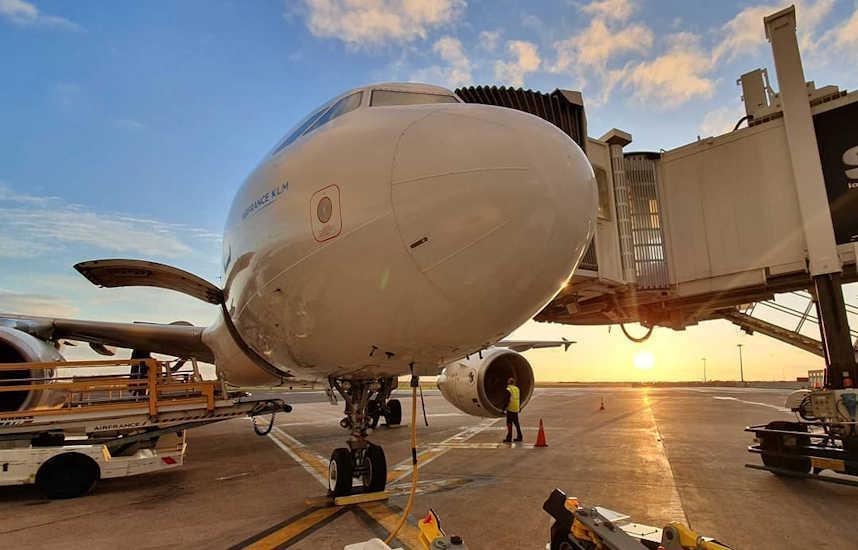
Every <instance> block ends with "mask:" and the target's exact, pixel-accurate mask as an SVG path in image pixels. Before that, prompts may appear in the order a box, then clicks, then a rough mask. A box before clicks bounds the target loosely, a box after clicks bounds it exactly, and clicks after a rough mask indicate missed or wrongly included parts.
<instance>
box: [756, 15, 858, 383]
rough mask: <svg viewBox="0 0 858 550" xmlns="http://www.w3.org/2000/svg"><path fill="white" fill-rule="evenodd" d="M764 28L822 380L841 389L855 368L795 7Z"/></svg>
mask: <svg viewBox="0 0 858 550" xmlns="http://www.w3.org/2000/svg"><path fill="white" fill-rule="evenodd" d="M765 26H766V37H767V38H768V39H769V41H770V42H771V45H772V53H773V54H774V60H775V68H776V69H777V73H778V84H779V86H780V95H781V102H782V105H783V115H784V128H785V130H786V137H787V145H788V147H789V153H790V162H791V164H792V170H793V178H794V180H795V187H796V193H797V195H798V203H799V210H800V212H801V218H802V227H803V230H804V237H805V242H806V244H807V252H808V257H809V260H810V274H811V276H812V277H813V283H814V290H815V291H816V299H817V307H818V309H819V325H820V332H821V333H822V341H823V349H824V351H825V366H826V374H827V376H826V382H827V385H828V386H829V387H832V388H835V389H839V388H843V387H844V381H846V380H847V379H848V380H849V382H847V384H848V385H851V383H852V381H854V380H855V378H856V370H858V369H856V365H855V352H854V350H853V348H852V341H851V338H850V335H849V322H848V318H847V316H846V305H845V302H844V300H843V291H842V288H841V280H840V273H841V265H840V259H839V257H838V255H837V244H836V242H835V239H834V228H833V226H832V222H831V212H830V210H829V205H828V196H827V194H826V190H825V180H824V177H823V173H822V163H821V161H820V158H819V148H818V145H817V142H816V134H815V132H814V127H813V119H812V117H811V111H810V101H809V99H808V93H807V84H806V82H805V79H804V69H803V68H802V65H801V55H800V53H799V48H798V38H797V37H796V16H795V8H794V7H792V6H791V7H789V8H786V9H784V10H781V11H779V12H777V13H775V14H772V15H770V16H768V17H766V18H765Z"/></svg>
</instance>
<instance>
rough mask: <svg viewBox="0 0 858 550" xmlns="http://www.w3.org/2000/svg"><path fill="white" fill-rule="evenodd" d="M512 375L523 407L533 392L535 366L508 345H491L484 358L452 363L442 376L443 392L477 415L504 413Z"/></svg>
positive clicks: (454, 404) (441, 386)
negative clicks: (507, 383)
mask: <svg viewBox="0 0 858 550" xmlns="http://www.w3.org/2000/svg"><path fill="white" fill-rule="evenodd" d="M510 377H512V378H515V380H516V385H518V387H519V390H520V391H521V407H522V408H524V406H525V405H526V404H527V402H528V401H530V397H531V395H533V387H534V378H533V368H532V367H531V366H530V363H529V362H528V361H527V359H525V358H524V356H523V355H521V354H520V353H518V352H515V351H512V350H510V349H506V348H489V349H487V350H485V351H483V353H482V358H480V357H479V356H478V355H472V356H471V358H470V359H462V360H461V361H456V362H455V363H450V364H449V365H447V366H446V367H444V370H442V371H441V375H440V376H439V377H438V389H440V390H441V395H443V396H444V398H445V399H446V400H447V401H449V402H450V403H451V404H453V406H455V407H456V408H457V409H459V410H460V411H462V412H465V413H468V414H470V415H473V416H488V417H498V416H503V415H504V409H503V407H504V404H505V403H506V400H507V395H508V394H507V391H506V382H507V380H508V379H509V378H510Z"/></svg>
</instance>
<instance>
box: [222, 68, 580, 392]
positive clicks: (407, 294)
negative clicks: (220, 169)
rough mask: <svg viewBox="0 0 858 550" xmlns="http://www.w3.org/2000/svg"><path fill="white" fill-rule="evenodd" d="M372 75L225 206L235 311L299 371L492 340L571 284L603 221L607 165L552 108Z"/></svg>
mask: <svg viewBox="0 0 858 550" xmlns="http://www.w3.org/2000/svg"><path fill="white" fill-rule="evenodd" d="M401 86H402V87H404V88H408V89H411V88H414V87H415V86H410V87H409V86H408V85H401ZM371 88H373V87H368V88H366V89H365V90H367V92H366V93H364V94H363V98H362V104H361V107H360V108H357V109H355V110H353V111H351V112H349V113H348V114H346V115H343V116H341V117H339V118H336V119H334V120H332V121H331V122H329V123H327V124H325V125H324V126H321V127H320V128H319V129H317V130H315V131H313V132H311V133H309V134H307V135H304V136H303V137H301V138H299V139H297V140H295V141H294V142H293V143H292V144H291V145H290V146H288V147H285V148H284V149H282V150H280V151H278V152H276V153H275V154H273V155H270V156H267V157H266V158H265V159H264V160H263V161H262V162H261V163H260V165H259V166H258V167H257V168H256V169H255V170H254V171H253V173H252V174H251V175H250V176H249V177H248V178H247V180H246V181H245V183H244V184H243V186H242V187H241V189H240V191H239V192H238V194H237V196H236V198H235V201H234V203H233V207H232V210H231V213H230V216H229V219H228V222H227V228H226V232H225V237H224V270H225V294H226V307H225V309H226V312H227V313H228V315H229V317H230V319H231V322H232V324H233V325H234V327H235V329H236V331H237V333H238V334H239V336H240V337H241V339H242V340H243V341H244V343H245V344H246V345H247V346H248V347H249V348H251V349H252V350H253V351H254V352H256V353H257V354H258V355H259V356H260V357H261V358H263V359H264V360H265V361H266V362H267V363H269V364H270V365H271V366H273V367H274V368H275V369H277V370H279V371H282V372H284V373H287V372H288V373H290V374H291V375H293V376H296V377H298V378H301V379H318V378H326V377H328V376H336V377H353V378H369V377H376V376H395V375H401V374H404V373H407V372H408V370H409V365H410V364H412V363H413V364H414V366H415V367H416V369H417V370H418V371H424V372H428V371H431V370H433V369H437V367H438V366H439V365H441V364H444V363H446V362H448V361H452V360H455V359H457V358H459V357H462V356H464V355H465V354H468V353H472V352H475V351H476V350H478V349H481V348H484V347H486V346H489V345H491V344H492V343H494V342H495V341H497V340H498V339H500V338H502V337H503V336H505V335H507V334H509V333H510V332H511V331H512V330H514V329H515V328H516V327H518V326H519V325H521V324H522V323H524V322H525V321H527V320H528V319H530V318H531V317H532V316H533V315H534V314H535V313H536V312H537V311H538V310H539V309H540V308H541V307H542V306H543V305H544V304H545V303H547V302H548V301H549V300H550V299H551V298H552V297H553V296H554V295H555V294H556V293H557V291H558V290H559V289H560V288H561V287H562V285H563V284H564V283H565V282H566V280H567V279H568V278H569V277H570V276H571V274H572V271H573V270H574V268H575V266H576V265H577V262H578V260H579V259H580V257H581V256H582V255H583V252H584V249H585V247H586V246H587V244H588V242H589V240H590V238H591V235H592V231H593V224H594V217H595V210H596V195H595V180H594V177H593V172H592V169H591V167H590V164H589V162H588V161H587V158H586V157H585V155H584V154H583V152H582V151H581V149H580V148H579V147H578V146H577V145H576V144H575V143H574V142H573V141H572V140H571V139H570V138H569V137H568V136H567V135H565V134H564V133H562V132H561V131H560V130H558V129H557V128H556V127H554V126H553V125H551V124H549V123H547V122H545V121H543V120H541V119H539V118H537V117H534V116H531V115H529V114H526V113H522V112H519V111H516V110H512V109H506V108H501V107H492V106H484V105H471V104H463V103H445V104H428V105H401V106H369V105H368V102H369V90H370V89H371ZM376 88H377V87H376ZM447 93H449V92H447ZM238 382H239V383H240V382H241V381H240V380H239V381H238Z"/></svg>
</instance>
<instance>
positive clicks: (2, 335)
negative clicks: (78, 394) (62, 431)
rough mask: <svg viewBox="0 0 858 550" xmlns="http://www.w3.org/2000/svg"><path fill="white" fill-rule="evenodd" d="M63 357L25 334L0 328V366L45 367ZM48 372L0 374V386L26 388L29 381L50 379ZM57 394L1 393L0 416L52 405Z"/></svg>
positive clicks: (23, 370)
mask: <svg viewBox="0 0 858 550" xmlns="http://www.w3.org/2000/svg"><path fill="white" fill-rule="evenodd" d="M62 360H63V357H62V355H60V354H59V352H58V351H57V350H56V349H55V348H54V346H52V345H51V344H50V343H48V342H45V341H43V340H39V339H38V338H35V337H33V336H31V335H29V334H27V333H26V332H21V331H20V330H16V329H13V328H9V327H0V363H46V362H54V361H62ZM53 376H54V371H53V370H50V369H26V368H25V369H21V370H6V371H0V385H8V386H20V385H25V384H26V383H27V382H26V379H28V378H40V379H41V378H53ZM57 394H58V392H51V391H46V390H30V391H26V390H23V391H9V392H0V412H11V411H20V410H24V409H29V408H33V407H37V406H40V405H52V404H55V401H56V398H57Z"/></svg>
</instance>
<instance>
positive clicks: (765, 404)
mask: <svg viewBox="0 0 858 550" xmlns="http://www.w3.org/2000/svg"><path fill="white" fill-rule="evenodd" d="M712 399H720V400H722V401H738V402H739V403H747V404H748V405H759V406H760V407H768V408H770V409H774V410H776V411H778V412H784V413H792V411H791V410H789V409H785V408H784V407H778V406H777V405H772V404H771V403H760V402H759V401H745V400H744V399H739V398H738V397H730V396H727V395H713V396H712Z"/></svg>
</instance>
